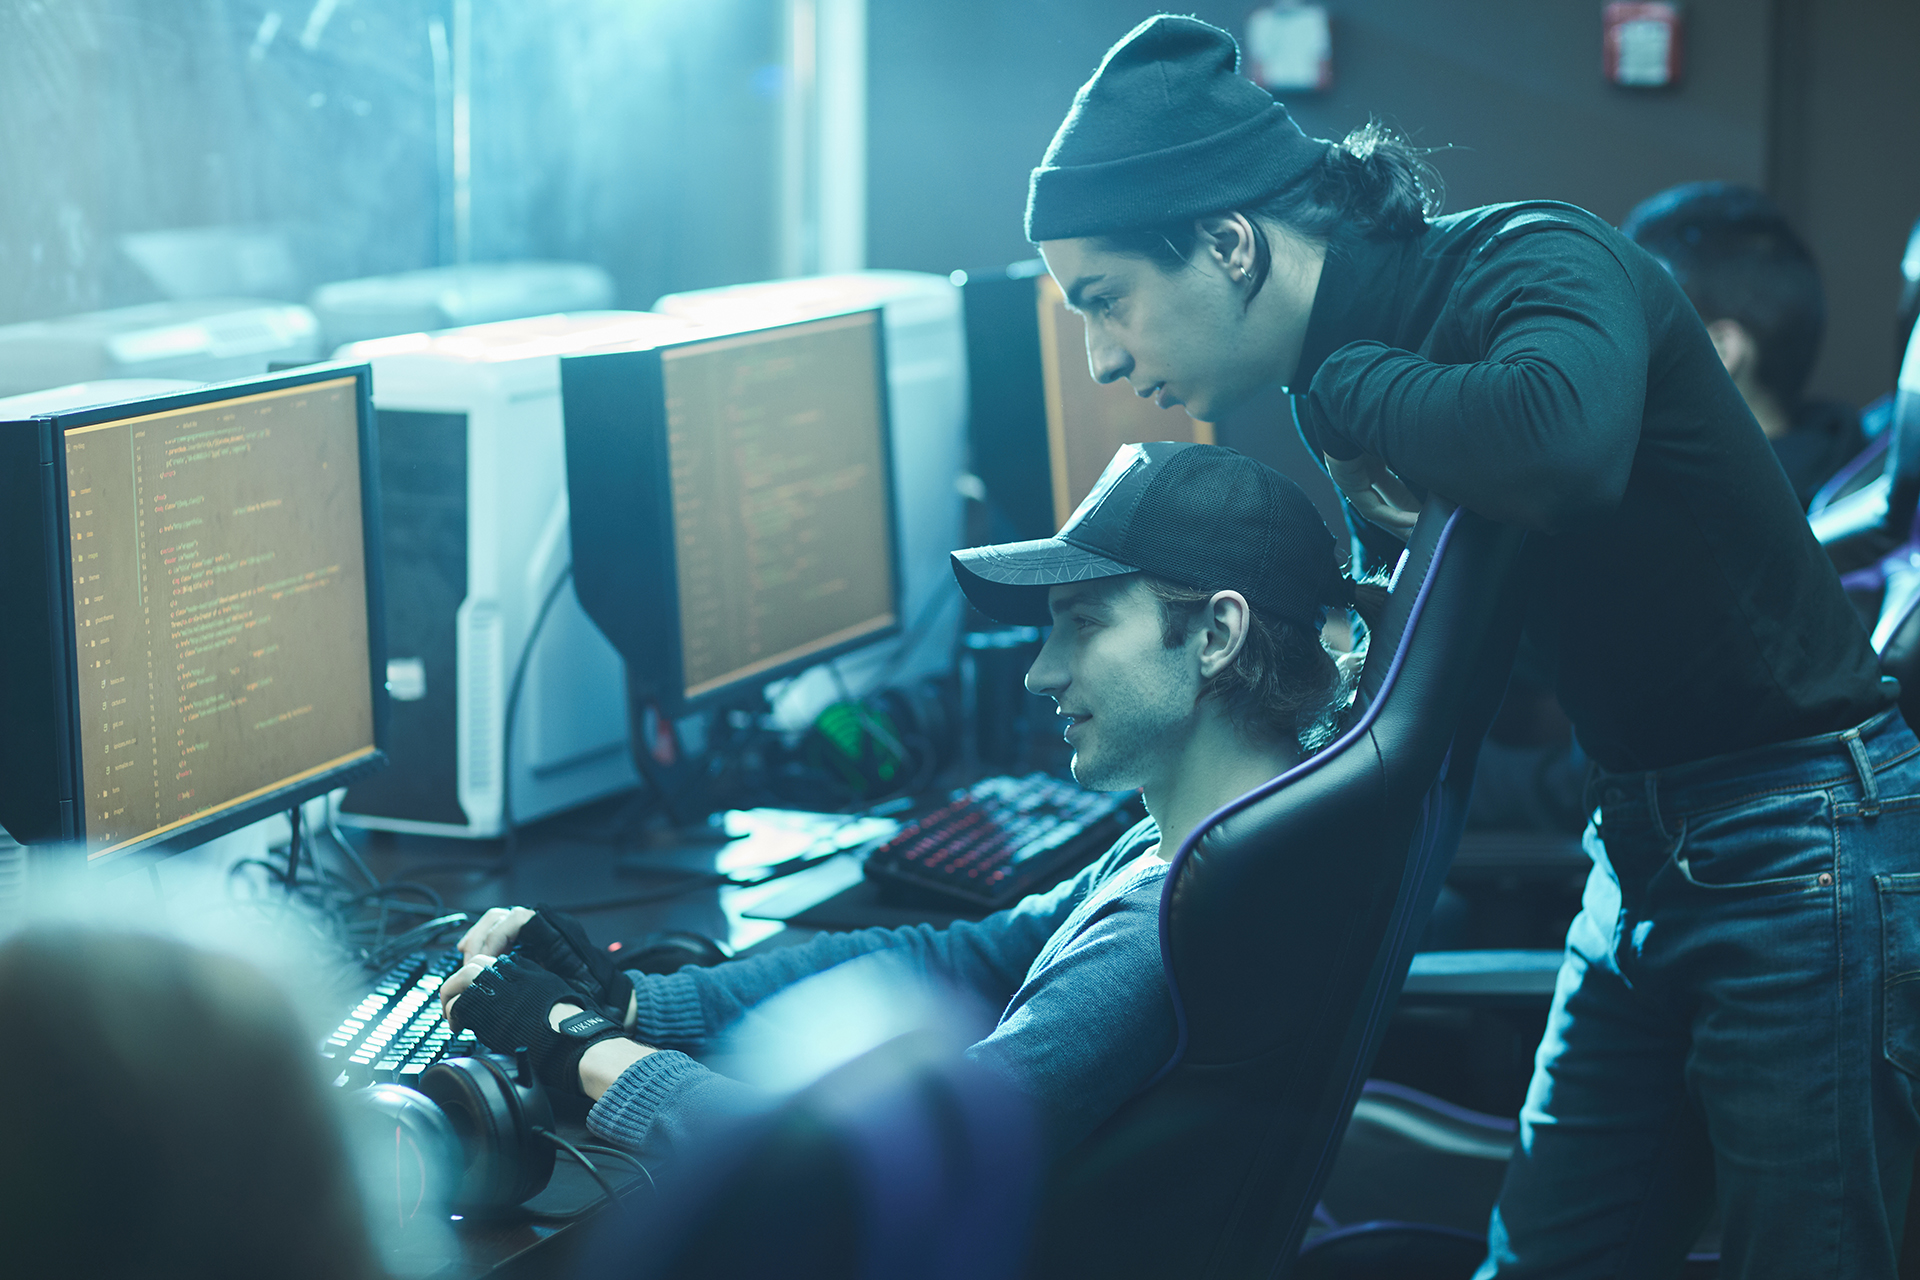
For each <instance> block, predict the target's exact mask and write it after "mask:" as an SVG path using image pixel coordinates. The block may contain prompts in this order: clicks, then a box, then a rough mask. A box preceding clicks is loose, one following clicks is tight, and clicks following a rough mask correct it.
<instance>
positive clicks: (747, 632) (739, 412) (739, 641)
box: [661, 312, 897, 698]
mask: <svg viewBox="0 0 1920 1280" xmlns="http://www.w3.org/2000/svg"><path fill="white" fill-rule="evenodd" d="M877 324H878V316H877V315H876V314H875V313H872V312H867V313H862V314H859V315H850V316H836V317H833V318H831V319H826V320H819V321H814V322H812V323H809V324H805V325H792V326H787V327H784V328H780V329H772V330H765V331H762V332H758V333H751V334H743V335H740V336H738V337H732V338H722V339H718V340H715V341H711V342H702V343H695V344H689V345H687V346H682V347H675V348H671V349H669V350H667V351H664V352H662V354H661V366H662V374H663V380H664V382H665V392H666V405H667V448H668V459H669V464H670V466H671V468H672V477H673V527H674V541H675V562H676V568H677V573H678V577H679V596H680V647H681V659H682V665H683V670H684V681H685V686H686V687H685V695H686V696H687V697H688V698H697V697H699V696H701V695H702V694H704V693H709V692H712V691H714V690H716V689H720V688H723V687H725V686H727V685H729V684H733V683H735V682H737V681H741V680H745V679H749V678H751V677H752V676H754V675H755V674H757V673H759V672H762V671H769V670H772V669H773V668H775V667H778V666H782V665H784V664H786V663H788V662H791V661H793V660H795V659H798V658H803V657H806V656H807V655H809V654H813V653H819V652H824V651H826V650H828V649H831V648H834V647H836V646H839V645H841V644H844V643H846V642H848V641H851V640H857V639H859V638H860V637H862V636H867V635H873V634H875V633H878V632H880V631H884V630H886V629H887V628H889V627H891V626H893V625H894V623H895V621H896V618H897V603H896V601H895V597H894V565H893V540H892V522H891V519H890V511H891V506H892V493H891V492H890V489H889V469H888V465H887V436H886V413H885V402H884V395H885V385H886V384H885V379H884V377H883V373H882V370H881V368H880V364H879V350H878V344H877V343H876V341H875V336H876V335H875V332H874V330H875V326H876V325H877Z"/></svg>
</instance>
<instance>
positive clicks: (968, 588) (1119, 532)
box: [953, 440, 1353, 633]
mask: <svg viewBox="0 0 1920 1280" xmlns="http://www.w3.org/2000/svg"><path fill="white" fill-rule="evenodd" d="M1335 545H1336V544H1335V542H1334V538H1333V535H1332V534H1331V533H1329V532H1327V525H1326V522H1325V521H1324V520H1322V519H1321V518H1320V513H1319V511H1317V510H1316V509H1315V508H1314V505H1313V502H1312V500H1311V499H1309V498H1308V497H1307V495H1306V494H1305V493H1303V492H1302V491H1301V489H1300V486H1299V485H1297V484H1295V483H1294V482H1293V481H1291V480H1289V479H1287V478H1286V477H1285V476H1283V475H1281V474H1280V473H1279V472H1278V471H1275V470H1274V469H1273V468H1272V467H1269V466H1267V465H1265V464H1264V463H1260V462H1256V461H1254V460H1253V459H1252V458H1249V457H1247V456H1246V455H1245V454H1241V453H1236V452H1235V451H1234V450H1232V449H1226V448H1222V447H1220V446H1218V445H1210V444H1183V443H1178V442H1174V441H1165V440H1163V441H1157V442H1154V443H1152V444H1129V445H1122V446H1121V447H1120V451H1119V452H1118V453H1116V454H1114V455H1113V461H1111V462H1109V463H1108V464H1107V469H1106V470H1105V471H1103V472H1102V473H1101V474H1100V480H1099V482H1098V483H1097V484H1095V485H1094V486H1093V492H1091V493H1089V494H1088V495H1087V497H1086V501H1084V502H1082V503H1081V504H1080V507H1079V509H1078V510H1077V511H1075V512H1074V513H1073V515H1072V516H1071V517H1070V518H1069V519H1068V520H1067V523H1066V524H1065V525H1064V526H1063V527H1062V528H1061V530H1060V532H1059V533H1057V534H1055V535H1054V536H1053V537H1051V538H1038V539H1035V540H1034V541H1032V542H1008V543H1002V544H1000V545H999V546H993V547H972V548H969V549H968V550H965V551H956V552H954V553H953V572H954V576H955V577H957V578H959V579H960V587H961V589H962V590H963V591H965V592H966V593H967V599H969V600H971V601H973V604H974V607H975V608H977V609H979V610H980V612H982V613H984V614H986V615H987V616H988V617H989V618H994V619H996V620H998V621H1000V622H1009V623H1024V624H1026V625H1029V626H1046V625H1047V624H1048V623H1050V622H1051V621H1052V617H1051V615H1050V614H1049V613H1048V611H1047V592H1048V590H1049V589H1050V588H1052V587H1056V586H1059V585H1061V584H1062V583H1067V582H1087V581H1091V580H1092V579H1095V578H1112V577H1118V576H1119V575H1121V574H1124V573H1150V574H1153V575H1154V576H1155V577H1159V578H1165V579H1167V580H1168V581H1170V582H1177V583H1179V584H1181V585H1182V586H1187V587H1192V588H1194V589H1196V590H1200V591H1229V590H1230V591H1238V592H1239V593H1240V594H1241V595H1243V596H1245V597H1246V598H1247V603H1249V604H1251V605H1252V606H1253V609H1254V612H1255V613H1256V614H1258V615H1260V616H1263V617H1266V618H1269V619H1273V620H1276V621H1285V622H1289V623H1292V624H1293V625H1295V626H1298V627H1303V628H1305V629H1307V630H1308V631H1311V632H1315V633H1317V632H1318V631H1319V630H1320V627H1321V626H1322V624H1323V623H1324V622H1325V621H1326V609H1327V606H1328V605H1336V604H1347V603H1350V602H1351V601H1352V599H1353V587H1352V584H1351V583H1349V582H1348V581H1347V580H1346V579H1345V578H1344V577H1343V576H1342V575H1341V573H1340V570H1339V567H1338V565H1337V564H1336V563H1335V560H1334V548H1335Z"/></svg>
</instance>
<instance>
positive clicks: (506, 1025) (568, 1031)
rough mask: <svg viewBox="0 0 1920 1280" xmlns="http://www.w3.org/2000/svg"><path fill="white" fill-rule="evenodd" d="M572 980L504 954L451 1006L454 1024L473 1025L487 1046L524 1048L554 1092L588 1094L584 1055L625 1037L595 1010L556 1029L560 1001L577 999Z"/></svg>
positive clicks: (505, 1049)
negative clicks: (551, 1018)
mask: <svg viewBox="0 0 1920 1280" xmlns="http://www.w3.org/2000/svg"><path fill="white" fill-rule="evenodd" d="M579 1002H580V996H579V994H578V993H577V992H575V990H574V989H573V987H572V986H570V985H569V984H568V983H566V982H565V981H563V980H562V979H561V978H559V977H558V976H556V975H554V974H551V973H549V972H547V971H546V970H545V969H542V968H541V967H540V966H539V965H537V964H535V963H533V962H532V961H531V960H528V959H524V958H522V957H520V956H518V955H512V954H509V955H505V956H502V957H501V958H500V959H499V960H497V961H495V962H494V964H493V967H492V968H489V969H483V970H482V971H481V972H480V973H478V974H476V975H475V976H474V979H473V984H472V985H471V986H469V987H468V988H467V989H466V990H465V991H463V992H461V993H460V995H459V997H458V998H457V999H455V1000H454V1002H453V1007H452V1008H451V1009H450V1010H449V1011H448V1012H449V1015H450V1016H451V1018H452V1020H453V1023H454V1025H455V1026H456V1027H470V1028H472V1030H473V1034H474V1035H476V1036H478V1037H479V1038H480V1042H481V1043H482V1044H484V1045H486V1046H487V1047H488V1048H489V1049H493V1050H495V1051H496V1052H499V1053H512V1052H513V1051H514V1050H516V1049H520V1048H525V1049H526V1050H527V1057H528V1058H529V1059H530V1060H531V1061H532V1063H533V1073H534V1075H535V1076H537V1077H538V1078H539V1080H540V1083H541V1084H543V1085H545V1086H546V1087H547V1088H548V1089H550V1090H553V1091H554V1092H556V1093H562V1094H571V1095H574V1096H576V1097H581V1096H584V1094H585V1091H584V1090H583V1089H581V1087H580V1058H581V1055H583V1054H584V1053H586V1051H587V1049H588V1047H589V1046H591V1045H595V1044H598V1043H599V1042H600V1041H602V1040H610V1039H613V1038H615V1037H623V1036H624V1034H625V1033H624V1032H622V1031H621V1030H620V1026H619V1024H618V1023H615V1022H612V1021H609V1020H608V1019H606V1018H604V1017H601V1016H600V1015H599V1014H597V1013H583V1014H574V1015H572V1016H570V1017H568V1018H567V1019H566V1020H565V1021H563V1022H562V1023H561V1024H560V1025H561V1027H562V1028H564V1030H561V1031H555V1030H554V1029H553V1028H552V1027H551V1026H550V1025H548V1022H547V1015H548V1014H549V1013H550V1012H552V1010H553V1006H555V1005H556V1004H578V1003H579Z"/></svg>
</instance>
